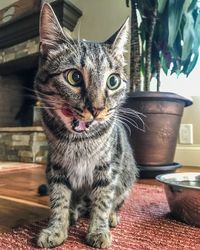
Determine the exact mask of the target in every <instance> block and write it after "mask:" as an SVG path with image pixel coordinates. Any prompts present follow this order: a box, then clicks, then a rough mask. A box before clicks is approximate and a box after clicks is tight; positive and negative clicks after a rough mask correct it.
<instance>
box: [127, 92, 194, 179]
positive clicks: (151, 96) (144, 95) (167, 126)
mask: <svg viewBox="0 0 200 250" xmlns="http://www.w3.org/2000/svg"><path fill="white" fill-rule="evenodd" d="M190 105H192V101H191V100H189V99H186V98H184V97H182V96H180V95H177V94H174V93H168V92H135V93H130V95H129V98H128V100H127V103H126V105H125V106H126V107H128V108H131V109H132V110H136V111H137V112H140V113H142V114H144V117H143V116H141V118H142V119H143V121H144V131H141V130H140V129H142V128H143V125H142V122H141V121H140V119H134V121H135V122H137V124H138V127H139V128H140V129H137V128H134V127H133V126H131V136H130V143H131V145H132V147H133V152H134V156H135V160H136V162H137V165H138V166H139V168H140V167H141V168H142V171H143V173H144V171H145V170H144V169H145V166H146V167H147V171H148V172H149V171H150V173H151V177H152V176H153V169H155V167H156V166H157V167H159V171H155V173H156V174H157V173H158V172H159V173H161V172H162V170H161V168H160V167H161V166H170V165H171V166H172V169H173V170H174V171H175V169H176V168H175V167H174V161H173V160H174V154H175V149H176V143H177V138H178V132H179V127H180V123H181V117H182V114H183V110H184V107H187V106H190ZM151 166H152V168H153V169H152V171H151ZM179 167H180V165H179ZM165 169H166V168H165ZM163 171H165V170H164V168H163ZM170 171H172V170H170ZM165 172H166V171H165ZM145 176H146V178H148V174H147V175H145Z"/></svg>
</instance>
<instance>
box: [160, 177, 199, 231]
mask: <svg viewBox="0 0 200 250" xmlns="http://www.w3.org/2000/svg"><path fill="white" fill-rule="evenodd" d="M156 179H157V180H158V181H160V182H162V183H164V187H165V193H166V197H167V200H168V204H169V207H170V210H171V214H172V215H173V217H175V218H176V219H178V220H180V221H183V222H186V223H187V224H190V225H194V226H198V227H200V173H191V172H189V173H173V174H162V175H158V176H156Z"/></svg>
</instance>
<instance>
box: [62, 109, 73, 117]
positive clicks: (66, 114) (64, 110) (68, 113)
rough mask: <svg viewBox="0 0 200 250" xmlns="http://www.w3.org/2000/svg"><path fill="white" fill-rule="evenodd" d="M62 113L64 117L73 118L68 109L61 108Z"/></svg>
mask: <svg viewBox="0 0 200 250" xmlns="http://www.w3.org/2000/svg"><path fill="white" fill-rule="evenodd" d="M61 111H62V113H63V115H64V116H68V117H69V116H74V114H73V112H72V111H71V109H68V108H62V109H61Z"/></svg>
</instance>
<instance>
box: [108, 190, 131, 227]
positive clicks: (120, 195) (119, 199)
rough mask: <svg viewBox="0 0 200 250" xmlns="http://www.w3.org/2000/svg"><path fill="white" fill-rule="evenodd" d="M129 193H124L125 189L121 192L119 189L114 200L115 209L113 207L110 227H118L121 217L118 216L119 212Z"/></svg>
mask: <svg viewBox="0 0 200 250" xmlns="http://www.w3.org/2000/svg"><path fill="white" fill-rule="evenodd" d="M128 193H129V191H128V190H126V191H124V190H123V189H122V190H119V187H118V190H117V192H115V196H114V199H113V207H112V211H111V213H110V216H109V226H110V227H116V226H117V224H118V223H119V221H120V217H119V215H118V210H119V209H120V208H121V207H122V205H123V204H124V200H125V199H126V197H127V195H128Z"/></svg>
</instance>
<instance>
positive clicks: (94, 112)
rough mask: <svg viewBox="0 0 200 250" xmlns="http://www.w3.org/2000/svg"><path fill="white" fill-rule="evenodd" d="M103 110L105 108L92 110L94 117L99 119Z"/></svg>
mask: <svg viewBox="0 0 200 250" xmlns="http://www.w3.org/2000/svg"><path fill="white" fill-rule="evenodd" d="M102 110H104V107H98V108H94V107H93V109H92V115H93V116H94V117H97V116H98V115H99V114H100V113H101V111H102Z"/></svg>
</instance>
